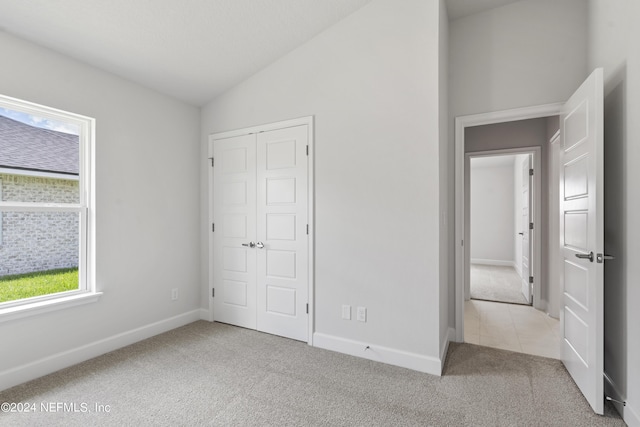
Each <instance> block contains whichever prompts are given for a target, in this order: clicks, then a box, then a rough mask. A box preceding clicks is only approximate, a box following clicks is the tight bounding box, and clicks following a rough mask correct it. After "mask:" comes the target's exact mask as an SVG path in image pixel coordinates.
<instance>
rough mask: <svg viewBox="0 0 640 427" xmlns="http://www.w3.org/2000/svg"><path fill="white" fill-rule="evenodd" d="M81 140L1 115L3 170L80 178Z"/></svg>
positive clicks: (1, 162) (0, 135) (0, 139)
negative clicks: (67, 175)
mask: <svg viewBox="0 0 640 427" xmlns="http://www.w3.org/2000/svg"><path fill="white" fill-rule="evenodd" d="M78 151H79V139H78V136H77V135H70V134H67V133H63V132H57V131H54V130H49V129H41V128H37V127H35V126H30V125H28V124H26V123H22V122H19V121H16V120H12V119H10V118H8V117H4V116H0V168H9V169H20V170H32V171H42V172H54V173H63V174H69V175H78V165H79V157H78V156H79V153H78Z"/></svg>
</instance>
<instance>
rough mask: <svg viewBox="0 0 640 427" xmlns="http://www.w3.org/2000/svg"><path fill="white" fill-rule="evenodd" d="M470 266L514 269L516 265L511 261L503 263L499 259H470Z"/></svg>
mask: <svg viewBox="0 0 640 427" xmlns="http://www.w3.org/2000/svg"><path fill="white" fill-rule="evenodd" d="M471 264H480V265H498V266H500V267H513V268H516V265H515V263H514V262H513V261H503V260H499V259H482V258H471Z"/></svg>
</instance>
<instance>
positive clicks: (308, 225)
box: [307, 224, 309, 234]
mask: <svg viewBox="0 0 640 427" xmlns="http://www.w3.org/2000/svg"><path fill="white" fill-rule="evenodd" d="M307 234H309V224H307Z"/></svg>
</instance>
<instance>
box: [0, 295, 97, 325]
mask: <svg viewBox="0 0 640 427" xmlns="http://www.w3.org/2000/svg"><path fill="white" fill-rule="evenodd" d="M101 296H102V292H83V293H80V294H75V295H69V296H64V297H60V298H53V299H48V300H45V301H37V302H33V303H30V304H21V305H16V306H13V307H7V308H2V309H0V323H2V322H7V321H10V320H15V319H21V318H23V317H29V316H35V315H38V314H42V313H48V312H50V311H57V310H64V309H66V308H69V307H75V306H77V305H83V304H90V303H93V302H96V301H98V300H99V299H100V297H101Z"/></svg>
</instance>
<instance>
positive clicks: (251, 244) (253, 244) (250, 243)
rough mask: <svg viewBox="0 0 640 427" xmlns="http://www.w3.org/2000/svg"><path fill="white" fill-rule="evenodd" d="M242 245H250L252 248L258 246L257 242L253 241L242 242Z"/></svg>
mask: <svg viewBox="0 0 640 427" xmlns="http://www.w3.org/2000/svg"><path fill="white" fill-rule="evenodd" d="M242 246H248V247H250V248H255V247H256V244H255V243H253V242H249V243H243V244H242Z"/></svg>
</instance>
